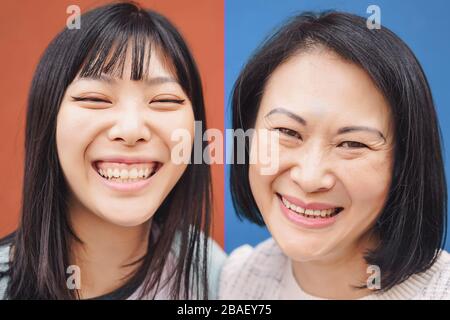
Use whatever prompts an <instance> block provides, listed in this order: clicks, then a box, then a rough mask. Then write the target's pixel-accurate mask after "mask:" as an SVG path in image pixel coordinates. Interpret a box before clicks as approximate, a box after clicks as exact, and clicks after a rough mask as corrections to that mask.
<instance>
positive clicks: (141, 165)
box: [56, 50, 194, 226]
mask: <svg viewBox="0 0 450 320" xmlns="http://www.w3.org/2000/svg"><path fill="white" fill-rule="evenodd" d="M128 51H130V50H128ZM166 66H167V64H166V63H164V60H163V59H161V58H160V56H159V55H158V54H157V51H156V50H152V56H151V58H150V61H149V69H148V77H147V78H146V79H144V80H139V81H134V80H129V79H130V74H131V59H130V55H127V58H126V60H125V64H124V71H123V76H122V77H121V78H118V77H111V76H107V75H105V76H102V77H97V78H80V77H77V78H75V80H74V81H73V82H72V83H71V84H70V85H69V87H68V88H67V90H66V92H65V95H64V98H63V101H62V104H61V107H60V110H59V113H58V118H57V132H56V143H57V149H58V156H59V160H60V163H61V167H62V170H63V172H64V176H65V178H66V181H67V183H68V185H69V187H70V190H71V201H72V202H71V204H72V205H74V204H76V205H80V204H81V206H82V207H84V208H86V209H87V210H88V211H90V212H92V213H94V214H95V215H97V216H98V217H100V218H102V219H104V220H106V221H109V222H111V223H113V224H116V225H119V226H136V225H140V224H142V223H144V222H146V221H148V220H149V219H150V218H151V217H152V216H153V214H154V213H155V212H156V210H157V209H158V207H159V206H160V205H161V203H162V202H163V200H164V199H165V198H166V196H167V195H168V194H169V192H170V191H171V189H172V188H173V187H174V186H175V184H176V183H177V181H178V180H179V178H180V177H181V175H182V174H183V172H184V170H185V169H186V166H187V165H186V164H184V163H182V164H175V163H173V162H172V161H171V150H172V148H173V147H174V146H175V145H176V144H177V141H172V140H171V134H172V132H173V131H174V130H175V129H180V128H181V129H185V130H187V132H190V136H191V137H193V132H194V114H193V110H192V105H191V102H190V100H189V98H188V97H187V95H186V93H185V92H184V91H183V89H182V87H181V86H180V84H179V83H178V82H177V80H176V78H175V77H174V74H173V73H172V72H171V71H170V70H169V69H168V68H166ZM186 151H187V152H190V150H186Z"/></svg>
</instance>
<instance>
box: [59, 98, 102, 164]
mask: <svg viewBox="0 0 450 320" xmlns="http://www.w3.org/2000/svg"><path fill="white" fill-rule="evenodd" d="M92 123H93V122H92V115H91V114H88V113H86V112H84V110H77V111H75V110H71V109H70V108H65V107H64V105H63V106H61V109H60V112H59V114H58V118H57V124H56V145H57V150H58V157H59V159H60V163H61V166H62V168H63V171H64V172H65V173H69V172H72V171H76V172H77V171H78V170H77V168H80V169H81V168H82V166H83V165H84V154H85V150H86V148H87V147H88V145H89V142H90V141H91V139H90V137H91V136H93V134H94V133H93V132H94V131H95V128H96V127H98V123H97V124H95V125H94V126H93V125H92Z"/></svg>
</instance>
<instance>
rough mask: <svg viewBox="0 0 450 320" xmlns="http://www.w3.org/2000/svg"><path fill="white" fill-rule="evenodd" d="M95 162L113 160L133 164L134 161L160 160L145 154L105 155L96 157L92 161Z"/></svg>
mask: <svg viewBox="0 0 450 320" xmlns="http://www.w3.org/2000/svg"><path fill="white" fill-rule="evenodd" d="M96 162H115V163H124V164H135V163H151V162H160V161H158V160H156V159H154V158H150V157H145V156H137V157H126V156H106V157H102V158H98V159H95V160H93V161H92V163H93V164H95V163H96Z"/></svg>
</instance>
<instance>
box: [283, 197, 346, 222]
mask: <svg viewBox="0 0 450 320" xmlns="http://www.w3.org/2000/svg"><path fill="white" fill-rule="evenodd" d="M277 196H278V198H279V199H280V200H281V202H282V203H283V205H284V206H285V207H286V208H287V209H289V211H291V212H293V213H295V214H296V215H299V216H302V217H305V218H309V219H318V220H320V219H329V218H331V217H334V216H336V215H338V214H339V213H340V212H341V211H342V210H344V208H343V207H335V208H328V209H322V210H317V209H308V208H303V207H300V206H297V205H295V204H293V203H291V202H289V201H288V200H287V199H286V198H284V197H283V196H281V195H280V194H278V193H277Z"/></svg>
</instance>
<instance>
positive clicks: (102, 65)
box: [2, 2, 212, 299]
mask: <svg viewBox="0 0 450 320" xmlns="http://www.w3.org/2000/svg"><path fill="white" fill-rule="evenodd" d="M127 50H131V53H132V56H131V57H132V58H131V60H132V63H131V79H132V80H140V79H143V78H144V77H145V76H146V73H147V72H148V63H149V59H150V58H149V57H150V50H158V53H160V54H162V55H163V58H164V61H165V62H166V63H167V66H169V67H171V68H172V69H171V71H173V72H174V76H176V79H177V81H178V82H179V83H180V85H181V87H182V88H183V90H184V91H185V93H186V95H187V96H188V97H189V99H190V101H191V103H192V108H193V113H194V118H195V120H199V121H202V122H203V123H204V124H205V123H206V116H205V110H204V100H203V93H202V86H201V80H200V76H199V72H198V70H197V67H196V64H195V62H194V59H193V57H192V56H191V54H190V52H189V49H188V47H187V45H186V43H185V41H184V40H183V38H182V36H181V35H180V34H179V32H178V31H177V30H176V29H175V27H174V26H173V25H172V24H171V23H170V22H169V21H168V20H167V19H166V18H165V17H163V16H161V15H160V14H158V13H156V12H153V11H150V10H144V9H142V8H141V7H139V6H138V5H137V4H135V3H131V2H130V3H129V2H126V3H116V4H110V5H106V6H102V7H99V8H96V9H94V10H91V11H89V12H87V13H85V14H83V15H82V16H81V28H80V29H74V30H69V29H68V28H65V29H64V30H63V31H62V32H61V33H59V34H58V35H57V36H56V37H55V39H54V40H53V41H52V42H51V43H50V45H49V46H48V48H47V49H46V51H45V52H44V54H43V56H42V58H41V60H40V62H39V65H38V67H37V69H36V72H35V75H34V78H33V81H32V85H31V90H30V93H29V98H28V109H27V117H26V133H25V173H24V180H23V191H22V196H23V200H22V207H21V221H20V225H19V227H18V229H17V230H16V231H15V232H14V233H13V234H12V235H11V236H9V237H6V238H5V239H3V241H2V243H3V244H5V243H9V244H11V245H12V248H13V249H12V253H13V254H12V260H11V261H10V268H9V270H8V272H7V275H8V276H9V277H10V280H9V282H8V288H7V293H6V296H7V297H8V298H9V299H16V298H19V299H72V298H77V297H78V294H77V292H76V290H69V289H68V288H67V286H66V277H67V275H66V273H65V272H66V268H67V267H68V266H69V255H68V253H69V252H70V247H71V245H70V244H71V241H72V240H74V239H75V240H77V236H76V234H75V233H74V231H73V230H72V228H71V226H70V223H69V221H68V217H67V210H68V206H67V198H68V186H67V183H66V181H65V179H64V176H63V172H62V169H61V166H60V163H59V159H58V154H57V149H56V137H55V133H56V119H57V114H58V112H59V108H60V105H61V101H62V98H63V96H64V93H65V91H66V89H67V87H68V86H69V84H70V83H71V82H72V81H73V80H74V78H75V77H76V76H77V75H79V76H80V77H84V76H86V77H87V76H96V75H100V74H101V73H106V74H111V75H113V76H120V77H121V76H122V72H123V66H124V61H125V59H126V51H127ZM205 127H206V125H204V126H203V128H205ZM203 130H205V129H203ZM196 134H200V135H203V132H198V133H196ZM203 147H205V145H204V146H203ZM192 163H193V161H192V159H191V164H189V165H188V166H187V168H186V170H185V172H184V173H183V175H182V176H181V178H180V180H179V181H178V182H177V184H176V185H175V186H174V188H173V189H172V190H171V192H170V193H169V195H168V196H167V197H166V199H165V200H164V201H163V203H162V205H161V206H160V207H159V208H158V210H157V212H156V213H155V215H154V216H153V223H152V230H153V226H155V227H156V226H157V228H158V230H159V236H158V237H157V238H156V239H155V240H152V239H149V244H148V247H149V248H148V250H147V253H146V255H145V256H143V257H142V258H141V259H140V260H139V261H137V262H140V263H141V265H140V266H139V267H138V269H137V271H136V272H135V274H134V275H133V276H132V277H131V280H130V282H134V283H142V289H143V290H142V291H141V296H140V297H141V298H143V297H145V296H147V295H148V294H149V293H154V294H155V295H156V293H157V290H158V288H161V286H162V285H163V283H160V281H161V278H162V277H161V276H162V274H163V269H164V268H165V266H166V265H168V264H167V261H168V256H169V254H170V253H171V252H173V243H174V241H177V243H178V244H179V247H178V249H177V252H176V258H177V259H176V262H175V265H174V267H173V270H172V269H171V270H168V274H169V275H170V280H171V282H170V284H171V287H170V297H171V298H174V299H177V298H182V299H191V298H200V299H203V298H205V299H206V298H207V297H208V290H207V288H208V279H207V251H208V247H207V244H208V241H206V239H207V238H208V236H209V231H210V210H211V207H212V206H211V184H210V169H209V166H208V165H207V164H205V163H202V164H196V165H193V164H192ZM150 234H151V235H153V236H154V234H155V233H153V232H150ZM151 238H152V237H151ZM78 240H79V239H78ZM147 297H148V296H147ZM153 297H154V296H153Z"/></svg>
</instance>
